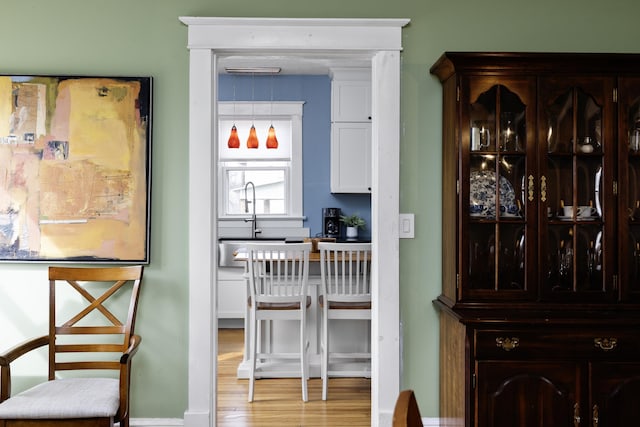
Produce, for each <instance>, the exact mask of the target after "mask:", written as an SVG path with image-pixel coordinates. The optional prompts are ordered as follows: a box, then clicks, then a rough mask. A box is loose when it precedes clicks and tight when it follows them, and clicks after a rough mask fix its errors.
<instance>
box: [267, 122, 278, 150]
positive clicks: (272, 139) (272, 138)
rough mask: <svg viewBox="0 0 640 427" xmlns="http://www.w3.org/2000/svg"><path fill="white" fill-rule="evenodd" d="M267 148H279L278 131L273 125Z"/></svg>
mask: <svg viewBox="0 0 640 427" xmlns="http://www.w3.org/2000/svg"><path fill="white" fill-rule="evenodd" d="M267 148H278V138H276V130H275V129H274V128H273V125H271V127H269V134H268V135H267Z"/></svg>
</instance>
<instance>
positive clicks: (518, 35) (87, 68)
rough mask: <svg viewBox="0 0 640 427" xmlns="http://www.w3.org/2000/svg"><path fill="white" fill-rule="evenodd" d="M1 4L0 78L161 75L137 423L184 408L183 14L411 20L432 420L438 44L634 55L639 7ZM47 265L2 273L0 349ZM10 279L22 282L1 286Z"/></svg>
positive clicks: (405, 171) (572, 2) (422, 323)
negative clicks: (435, 69)
mask: <svg viewBox="0 0 640 427" xmlns="http://www.w3.org/2000/svg"><path fill="white" fill-rule="evenodd" d="M0 7H1V10H2V14H3V23H2V25H1V26H0V40H1V42H0V73H3V74H86V75H96V74H101V75H151V76H153V77H154V79H155V88H154V122H153V179H152V183H153V192H152V236H151V243H152V250H151V260H152V262H151V264H150V266H149V267H148V268H147V270H146V272H145V277H146V288H145V289H144V290H143V297H142V301H141V305H140V308H139V319H138V326H137V327H138V332H139V333H140V334H141V335H142V336H143V344H142V348H141V350H140V352H139V353H138V355H137V356H136V361H135V362H134V363H135V377H134V379H133V393H134V396H133V399H132V404H133V409H132V416H133V417H135V418H155V417H160V418H165V417H169V418H173V417H178V418H181V417H182V415H183V412H184V410H185V409H186V406H187V384H186V381H187V356H188V355H187V319H188V305H187V301H188V283H187V278H188V275H187V248H188V242H187V223H186V218H187V213H186V212H185V211H186V209H187V204H188V203H187V202H188V182H187V167H188V162H187V159H188V153H187V149H188V126H187V123H188V121H187V119H188V51H187V49H186V33H187V28H186V27H185V26H184V25H182V24H181V23H180V22H179V21H178V17H179V16H258V17H263V16H264V17H314V18H325V17H326V18H340V17H349V18H360V17H361V18H409V19H411V23H410V25H409V26H408V27H406V28H405V30H404V31H403V46H404V52H403V58H402V137H401V140H402V147H401V169H400V170H401V189H400V195H401V197H400V202H401V206H400V210H401V212H414V213H415V214H416V238H415V239H413V240H403V241H402V242H401V246H400V250H401V265H400V266H401V277H400V292H401V316H402V322H403V328H404V355H403V365H404V378H403V387H405V388H413V389H415V390H416V393H417V396H418V401H419V404H420V406H421V411H422V414H423V416H426V417H435V416H437V415H438V397H437V392H438V322H437V316H436V313H435V312H434V309H433V308H432V305H431V300H432V299H433V298H435V297H436V296H437V294H438V293H439V288H440V277H441V275H440V271H441V269H440V265H441V251H440V241H439V236H440V231H439V230H440V223H441V212H440V209H439V206H440V199H441V191H440V173H441V168H440V152H441V150H440V137H441V90H440V84H439V83H438V81H437V80H436V79H435V78H433V77H432V76H431V75H429V72H428V70H429V67H430V66H431V64H432V63H433V62H434V61H435V60H436V59H437V58H438V56H439V55H440V54H441V53H442V52H443V51H445V50H473V51H475V50H478V51H616V52H618V51H619V52H633V51H634V50H637V49H638V48H639V44H638V40H640V26H638V25H637V17H638V16H640V3H637V2H636V1H634V0H628V1H625V0H611V1H608V2H603V1H595V0H581V1H577V0H553V1H552V0H538V1H530V2H525V1H519V0H510V1H507V0H485V1H483V2H479V1H473V0H464V1H463V0H450V1H442V0H441V1H434V0H418V1H416V0H395V1H381V0H351V1H348V2H345V1H342V0H324V1H321V2H310V1H291V0H270V1H267V2H265V1H259V0H245V1H241V2H238V1H234V0H179V1H177V0H109V1H96V0H56V1H51V0H22V1H16V0H0ZM45 268H46V267H45V266H44V265H28V266H27V265H5V266H3V267H2V268H0V323H1V324H2V326H0V349H4V348H7V347H9V346H10V345H12V344H13V343H9V342H5V340H6V339H7V338H6V337H7V336H11V337H13V336H17V335H24V336H30V334H34V333H42V332H43V330H42V327H43V324H42V323H38V322H31V321H29V319H31V318H32V317H33V316H37V315H38V313H39V312H40V313H41V312H42V309H43V306H44V307H46V302H45V303H44V304H43V303H42V301H43V299H44V300H45V301H46V294H45V293H46V283H40V282H44V281H45V280H46V279H45V278H46V275H45V273H44V272H45ZM12 275H13V276H19V277H20V278H21V280H12V281H9V280H3V277H5V276H12ZM34 278H36V280H34ZM25 292H27V293H29V294H30V295H31V298H29V299H27V298H24V293H25ZM21 301H23V302H22V303H18V302H21ZM7 322H8V324H7ZM6 331H11V333H10V334H7V333H6ZM3 333H4V337H5V338H4V339H3ZM25 375H30V372H28V373H27V374H25Z"/></svg>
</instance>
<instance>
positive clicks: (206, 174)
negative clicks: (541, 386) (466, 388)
mask: <svg viewBox="0 0 640 427" xmlns="http://www.w3.org/2000/svg"><path fill="white" fill-rule="evenodd" d="M181 21H182V22H183V23H185V24H186V25H188V27H189V30H188V31H189V36H188V47H189V50H190V55H189V58H190V59H189V63H190V72H189V80H190V82H189V98H190V100H189V105H190V112H189V293H190V296H189V302H190V306H189V384H188V389H189V398H188V405H189V407H188V409H187V411H186V412H185V426H194V427H195V426H198V427H200V426H202V427H205V426H207V427H208V426H214V425H215V410H216V373H217V369H216V368H217V367H216V363H217V360H216V356H217V318H216V304H217V297H216V292H215V289H216V285H217V279H216V267H215V266H216V262H215V260H216V259H217V255H218V254H217V244H216V243H217V238H218V236H217V227H216V218H217V216H216V212H217V194H216V186H215V185H214V183H215V179H216V178H215V176H216V173H215V165H216V164H217V150H216V148H217V144H218V141H217V139H218V137H217V133H218V132H217V79H216V78H215V75H216V72H217V67H218V61H219V60H220V58H221V57H224V56H225V55H230V54H236V53H238V52H240V53H247V54H249V53H250V54H253V55H256V56H260V55H285V56H296V55H298V56H301V57H310V58H319V59H323V58H325V59H326V58H328V57H331V55H332V54H334V55H344V54H353V55H367V56H368V57H369V59H370V64H371V69H372V113H373V119H372V196H371V202H372V224H371V229H372V236H371V240H372V244H373V257H372V265H373V271H372V298H373V313H372V354H373V357H372V381H371V424H372V426H379V425H382V426H386V425H390V424H391V418H392V413H393V406H394V403H395V399H396V397H397V394H398V391H399V387H400V374H401V373H400V331H399V329H400V328H399V283H398V282H399V241H398V239H399V237H398V215H399V151H400V150H399V141H400V50H401V29H402V27H403V26H405V25H406V24H407V23H408V22H409V21H408V20H406V19H366V20H365V19H279V18H195V17H183V18H181ZM382 243H384V244H382Z"/></svg>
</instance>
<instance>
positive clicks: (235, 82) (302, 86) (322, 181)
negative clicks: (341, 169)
mask: <svg viewBox="0 0 640 427" xmlns="http://www.w3.org/2000/svg"><path fill="white" fill-rule="evenodd" d="M218 83H219V100H220V101H234V100H235V101H252V100H253V101H270V100H272V99H273V100H274V101H304V102H305V103H304V110H303V116H302V152H303V172H302V173H303V180H304V185H303V191H304V199H303V211H304V214H305V215H306V217H307V219H306V221H305V224H304V225H305V227H309V230H310V234H311V236H316V235H318V234H320V233H322V208H324V207H331V208H340V209H341V210H342V213H343V214H345V215H351V214H358V215H360V216H361V217H363V218H364V219H365V220H366V221H367V227H366V229H365V230H361V231H360V233H359V236H360V238H362V239H369V238H370V236H371V230H370V228H369V227H370V225H371V195H370V194H331V187H330V184H331V177H330V167H329V166H330V155H331V154H330V153H331V79H330V78H329V76H307V75H304V76H302V75H300V76H293V75H286V76H274V77H271V76H255V77H252V76H236V75H228V74H222V75H220V76H219V80H218ZM234 86H235V98H234ZM272 90H273V98H272V96H271V92H272ZM343 236H344V230H343Z"/></svg>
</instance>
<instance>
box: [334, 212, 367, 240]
mask: <svg viewBox="0 0 640 427" xmlns="http://www.w3.org/2000/svg"><path fill="white" fill-rule="evenodd" d="M340 222H342V223H343V224H344V225H345V226H346V227H347V240H356V239H357V238H358V228H362V229H364V226H365V224H366V222H365V220H364V219H363V218H361V217H359V216H358V215H356V214H353V215H348V216H347V215H340Z"/></svg>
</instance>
